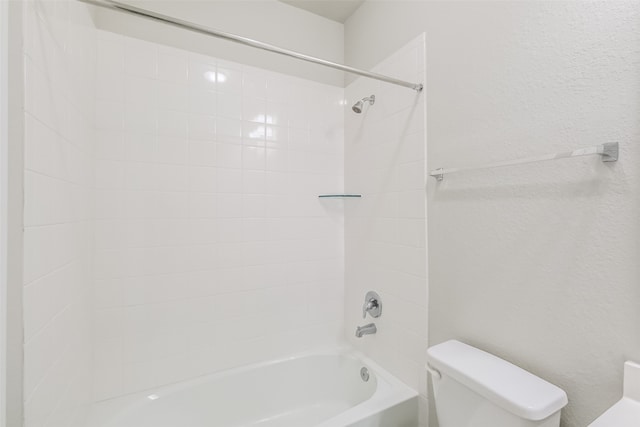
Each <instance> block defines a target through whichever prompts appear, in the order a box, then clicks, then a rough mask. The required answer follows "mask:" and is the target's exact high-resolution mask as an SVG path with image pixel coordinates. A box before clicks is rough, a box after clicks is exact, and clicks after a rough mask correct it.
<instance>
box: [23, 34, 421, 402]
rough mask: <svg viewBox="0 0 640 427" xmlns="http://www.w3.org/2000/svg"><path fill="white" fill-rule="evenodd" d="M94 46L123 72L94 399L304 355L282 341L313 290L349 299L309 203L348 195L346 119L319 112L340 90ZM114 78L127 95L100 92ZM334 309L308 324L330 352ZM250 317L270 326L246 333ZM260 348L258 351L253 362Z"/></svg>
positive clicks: (99, 204) (101, 183)
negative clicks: (327, 195) (327, 194)
mask: <svg viewBox="0 0 640 427" xmlns="http://www.w3.org/2000/svg"><path fill="white" fill-rule="evenodd" d="M103 37H105V39H104V40H105V41H104V43H102V44H103V45H104V46H103V47H102V51H103V52H104V53H103V54H101V55H102V58H103V59H101V61H107V60H108V59H113V60H114V61H116V62H118V61H120V63H121V64H123V65H122V66H121V67H120V68H119V69H118V67H114V71H113V72H114V73H115V77H114V82H113V83H108V84H107V85H105V88H104V92H105V93H103V97H104V98H105V99H104V100H103V101H100V102H101V106H100V111H103V112H105V118H104V119H103V120H102V123H101V124H100V127H101V128H102V129H104V130H102V131H101V134H100V138H99V140H98V150H97V153H99V154H98V156H97V157H98V158H99V159H100V161H99V162H97V164H96V171H95V173H94V174H95V180H96V185H97V187H98V188H97V189H96V192H95V217H96V219H97V222H96V225H95V243H96V247H95V249H94V260H95V261H94V263H95V265H94V276H95V278H96V281H95V283H94V290H93V298H94V300H95V304H96V308H97V312H96V319H95V322H94V328H95V330H96V336H97V338H99V339H98V341H97V344H96V345H97V346H99V347H97V348H101V349H102V350H103V351H104V352H105V353H108V354H111V355H112V356H113V357H112V358H111V360H110V358H107V357H100V358H99V360H98V359H96V360H98V363H97V365H98V367H97V371H96V373H95V374H94V396H95V397H96V398H109V397H114V396H117V395H119V394H122V393H130V392H133V391H136V390H141V389H145V388H148V387H151V386H155V385H158V384H162V383H166V382H169V381H178V380H181V379H186V378H188V377H190V376H193V375H197V374H202V373H205V372H211V371H217V370H220V369H224V368H227V367H229V366H235V365H238V364H242V363H246V362H248V361H251V360H256V361H257V360H261V359H264V358H266V357H274V355H276V354H280V355H283V356H284V355H286V354H287V353H288V352H290V351H294V350H303V349H306V348H308V347H309V346H310V345H311V340H309V339H308V338H307V337H305V336H304V335H303V334H299V332H296V333H298V335H290V334H291V333H293V332H292V331H295V330H296V328H299V325H300V324H305V325H306V323H301V322H308V320H309V319H308V315H309V312H308V310H307V309H306V305H305V304H306V303H305V302H304V301H306V298H305V297H304V295H305V294H306V293H307V291H308V290H309V287H312V286H317V287H318V289H317V291H318V292H320V291H319V289H320V288H321V287H324V286H326V285H325V284H326V282H324V283H323V282H322V280H331V283H333V284H334V285H335V286H336V287H337V288H339V289H342V273H341V272H342V261H341V253H342V238H343V237H342V236H343V232H342V222H341V221H337V222H335V221H336V218H338V216H339V215H341V213H336V211H335V210H333V209H330V208H328V207H327V206H326V205H321V204H320V203H318V200H317V194H319V192H320V191H325V190H326V189H330V190H331V191H336V192H341V191H342V181H343V179H342V166H343V164H342V157H341V155H338V153H341V152H342V146H341V144H342V141H343V137H342V128H341V126H342V125H341V123H340V122H341V117H339V116H340V114H341V110H340V111H339V112H338V113H337V114H336V113H335V112H334V113H332V112H331V106H332V104H330V102H329V101H328V100H329V98H330V96H334V95H335V94H338V95H339V96H334V97H336V98H337V99H341V98H342V97H343V96H342V89H340V88H330V87H326V86H322V85H313V84H310V83H308V82H304V81H302V80H300V79H294V78H291V77H288V76H285V75H280V74H275V73H270V72H265V71H263V70H260V69H255V68H250V67H244V66H242V65H240V64H233V63H230V62H225V61H220V60H218V59H216V58H211V57H207V56H203V55H197V54H191V53H186V52H183V51H180V50H176V49H171V48H167V47H164V46H157V45H153V44H149V43H146V42H142V41H137V40H130V39H128V38H125V37H121V38H115V39H112V38H108V37H110V36H108V35H103ZM134 54H137V55H138V56H137V57H136V58H134V57H133V55H134ZM118 78H121V79H122V81H123V87H125V88H126V89H125V95H124V97H123V98H122V99H120V98H119V97H117V96H115V95H113V96H112V95H111V94H109V93H106V92H107V86H109V85H111V86H115V85H117V84H118V83H117V80H118ZM308 99H316V100H320V101H318V102H317V105H315V104H314V105H312V104H311V103H310V102H308ZM292 105H295V106H296V108H294V109H292V108H291V106H292ZM311 115H316V116H317V117H315V119H313V118H312V117H311ZM336 117H338V118H336ZM330 121H331V123H338V124H337V125H335V126H334V125H332V124H331V125H330V124H329V122H330ZM312 123H313V125H314V126H315V127H316V128H317V129H315V128H314V130H313V131H310V129H311V126H312ZM290 125H291V126H292V129H289V126H290ZM331 126H333V127H331ZM290 131H291V132H290ZM336 135H337V136H336ZM329 147H330V148H329ZM410 176H412V175H411V174H407V178H406V179H407V180H408V179H410ZM291 195H295V197H291ZM408 228H411V229H413V227H409V226H408ZM408 232H409V231H407V233H408ZM407 238H408V237H407ZM47 268H49V267H48V266H42V267H40V266H37V265H34V266H33V268H32V270H33V271H34V274H33V277H35V276H37V275H38V274H41V273H40V272H41V271H46V269H47ZM329 272H331V273H329ZM291 281H293V282H295V283H299V284H304V286H299V287H292V288H285V285H287V284H288V283H289V282H291ZM312 283H313V284H315V285H312ZM276 288H277V289H281V291H277V292H276V291H273V292H268V293H264V292H262V293H261V291H264V290H267V289H276ZM314 289H315V288H314ZM334 292H337V291H334ZM339 294H340V293H339V292H338V295H339ZM332 295H333V294H332ZM265 298H266V299H267V300H268V301H269V304H264V303H262V302H261V301H263V300H264V299H265ZM336 298H337V297H336ZM274 307H275V308H277V310H276V311H277V313H274V312H273V310H274ZM296 307H300V308H299V309H296ZM341 307H342V306H341V305H340V304H339V303H338V302H332V303H331V310H330V311H329V313H330V316H331V318H332V319H331V320H326V321H325V320H323V321H322V322H316V323H315V324H314V333H316V334H317V335H318V336H322V337H323V338H322V340H323V342H324V340H327V342H332V340H335V339H337V334H336V329H337V326H336V325H341V324H342V320H341V317H342V313H341ZM250 316H259V319H258V320H261V319H263V318H264V319H267V317H268V321H265V322H260V323H263V325H264V326H265V327H264V328H263V329H259V330H257V329H255V328H248V327H247V325H250V324H252V323H255V322H254V321H256V320H257V318H252V317H250ZM301 317H304V319H301ZM231 319H245V320H244V321H242V322H232V321H230V320H231ZM296 321H297V323H296ZM227 324H230V325H236V326H235V327H227V326H226V325H227ZM267 326H268V327H267ZM256 340H260V342H261V343H263V345H262V346H258V348H264V349H263V350H260V351H257V352H254V354H250V355H246V354H245V353H246V350H247V348H248V347H247V346H249V345H250V344H248V343H251V342H252V341H256ZM222 343H225V344H229V346H228V348H225V351H224V354H220V352H219V351H218V353H216V352H215V351H214V349H216V348H219V346H220V345H221V344H222ZM252 347H254V348H255V344H253V345H252ZM194 348H195V349H198V351H199V352H201V353H202V354H205V355H212V357H211V358H208V359H207V358H206V357H200V356H198V357H195V355H194V352H193V351H190V349H194ZM195 359H197V360H195ZM110 374H112V375H113V376H112V377H107V376H108V375H110Z"/></svg>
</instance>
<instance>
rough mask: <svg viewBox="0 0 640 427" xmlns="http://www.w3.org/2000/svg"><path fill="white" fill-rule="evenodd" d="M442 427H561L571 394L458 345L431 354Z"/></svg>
mask: <svg viewBox="0 0 640 427" xmlns="http://www.w3.org/2000/svg"><path fill="white" fill-rule="evenodd" d="M427 363H428V369H429V370H430V372H431V378H432V382H433V391H434V399H435V404H436V414H437V417H438V423H439V424H440V427H498V426H499V427H558V426H559V425H560V411H561V409H562V408H563V407H564V406H565V405H566V404H567V402H568V400H567V394H566V393H565V392H564V391H563V390H562V389H560V388H558V387H556V386H555V385H553V384H551V383H549V382H547V381H545V380H543V379H542V378H539V377H537V376H535V375H533V374H531V373H529V372H527V371H525V370H524V369H522V368H519V367H517V366H515V365H513V364H511V363H509V362H507V361H506V360H502V359H500V358H499V357H496V356H494V355H492V354H489V353H487V352H484V351H482V350H479V349H477V348H475V347H472V346H470V345H467V344H464V343H461V342H459V341H455V340H451V341H447V342H444V343H442V344H438V345H436V346H433V347H431V348H429V349H428V350H427Z"/></svg>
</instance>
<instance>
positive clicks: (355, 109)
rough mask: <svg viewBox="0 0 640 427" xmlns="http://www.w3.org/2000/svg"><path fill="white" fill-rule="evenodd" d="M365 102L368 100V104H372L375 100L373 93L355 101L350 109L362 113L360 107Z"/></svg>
mask: <svg viewBox="0 0 640 427" xmlns="http://www.w3.org/2000/svg"><path fill="white" fill-rule="evenodd" d="M365 102H369V105H373V104H374V103H375V102H376V96H375V95H371V96H367V97H365V98H362V99H361V100H360V101H358V102H356V103H355V104H354V105H353V107H351V109H352V110H353V111H354V112H356V113H358V114H360V113H362V108H363V107H364V103H365Z"/></svg>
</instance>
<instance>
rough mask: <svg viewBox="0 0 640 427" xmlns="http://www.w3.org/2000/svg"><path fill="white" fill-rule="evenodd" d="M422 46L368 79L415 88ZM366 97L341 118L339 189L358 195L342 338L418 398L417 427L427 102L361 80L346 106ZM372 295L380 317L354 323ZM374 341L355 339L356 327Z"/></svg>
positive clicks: (351, 213) (348, 217) (421, 384)
mask: <svg viewBox="0 0 640 427" xmlns="http://www.w3.org/2000/svg"><path fill="white" fill-rule="evenodd" d="M424 51H425V41H424V37H423V36H421V37H419V38H417V39H415V40H413V41H412V42H410V43H409V44H407V45H406V46H404V47H403V48H401V49H399V50H398V51H397V52H396V53H395V54H393V55H392V56H391V57H390V58H387V59H386V60H385V61H383V62H382V63H381V64H379V65H378V66H377V67H376V68H375V69H374V70H375V71H377V72H380V73H383V74H387V75H390V76H393V77H396V78H399V79H404V80H406V81H411V82H424V81H425V76H424V70H425V67H424ZM372 94H374V95H375V96H376V102H375V104H374V105H371V106H369V105H367V106H366V107H365V109H364V111H363V112H362V114H355V113H353V112H352V111H351V110H350V109H349V110H348V111H346V112H345V117H346V118H345V171H346V175H345V181H346V182H345V187H346V191H347V192H349V193H362V196H363V197H362V199H354V200H350V201H349V202H348V206H347V208H346V214H345V252H346V257H345V265H346V288H345V310H346V311H345V325H346V335H347V336H348V337H349V338H350V341H351V343H352V344H353V345H355V346H356V348H359V349H361V350H362V351H364V352H365V353H366V354H367V355H369V356H370V357H372V358H373V359H374V360H376V361H377V362H378V363H380V364H381V365H382V366H383V367H384V368H386V369H388V370H389V371H390V372H391V373H393V374H394V375H396V376H397V377H398V378H400V379H401V380H403V381H404V382H405V383H407V384H408V385H410V386H412V387H413V388H415V389H416V390H419V392H420V395H421V403H420V407H421V425H426V422H427V417H426V410H427V401H426V398H427V382H426V371H425V369H424V366H425V363H426V360H425V356H426V348H427V261H426V259H427V258H426V231H425V224H426V221H425V205H426V193H425V159H426V143H425V135H426V134H425V99H426V96H427V94H425V93H424V92H419V93H418V92H415V91H413V90H410V89H405V88H400V87H397V86H393V85H390V84H387V83H380V82H376V81H373V80H369V79H362V78H360V79H358V80H356V81H355V82H354V83H352V84H351V85H349V86H348V87H347V89H346V98H347V101H348V104H349V105H351V104H353V103H354V102H356V101H357V100H358V99H361V98H363V97H365V96H369V95H372ZM369 290H375V291H377V292H378V293H379V294H380V297H381V299H382V304H383V309H382V316H381V317H380V318H378V319H372V318H371V317H369V316H367V318H366V319H362V305H363V303H364V296H365V294H366V292H367V291H369ZM369 322H375V324H376V325H377V328H378V332H377V333H376V334H375V335H367V336H364V337H362V338H355V337H354V331H355V328H356V326H359V325H363V324H366V323H369Z"/></svg>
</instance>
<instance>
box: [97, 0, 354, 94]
mask: <svg viewBox="0 0 640 427" xmlns="http://www.w3.org/2000/svg"><path fill="white" fill-rule="evenodd" d="M128 3H130V4H133V5H136V6H138V7H141V8H144V9H148V10H152V11H155V12H157V13H162V14H165V15H168V16H171V17H174V18H178V19H183V20H185V21H189V22H193V23H196V24H200V25H204V26H207V27H210V28H213V29H216V30H221V31H226V32H230V33H233V34H237V35H240V36H243V37H248V38H251V39H254V40H258V41H261V42H263V43H270V44H273V45H276V46H279V47H282V48H285V49H291V50H294V51H298V52H301V53H305V54H307V55H311V56H316V57H319V58H322V59H326V60H329V61H334V62H338V63H342V62H343V60H344V55H343V52H344V32H343V30H344V26H343V25H342V24H341V23H338V22H335V21H332V20H330V19H326V18H323V17H320V16H318V15H315V14H313V13H310V12H307V11H305V10H302V9H299V8H296V7H293V6H290V5H288V4H285V3H282V2H279V1H276V0H259V1H251V0H243V1H237V0H227V1H219V0H217V1H198V0H195V1H194V0H187V1H185V0H180V1H175V0H174V1H167V0H163V1H158V0H151V1H149V0H147V1H128ZM96 12H97V13H96V24H97V25H98V27H99V28H103V29H105V30H109V31H113V32H117V33H119V34H125V35H129V36H133V37H138V38H141V39H145V40H148V41H152V42H156V43H163V44H166V45H168V46H173V47H178V48H181V49H188V50H190V51H194V52H199V53H202V54H206V55H211V56H215V57H217V58H221V59H226V60H229V61H234V62H239V63H242V64H246V65H251V66H254V67H261V68H264V69H268V70H273V71H277V72H281V73H286V74H289V75H294V76H298V77H302V78H306V79H311V80H316V81H319V82H322V83H327V84H332V85H336V86H343V84H344V82H343V80H344V73H342V72H340V71H336V70H332V69H330V68H326V67H321V66H319V65H315V64H310V63H307V62H303V61H300V60H295V59H291V58H286V57H283V56H280V55H276V54H274V53H269V52H264V51H260V50H258V49H255V48H250V47H246V46H241V45H238V44H236V43H231V42H228V41H224V40H220V39H216V38H213V37H210V36H205V35H200V34H196V33H192V32H189V31H185V30H182V29H178V28H174V27H171V26H169V25H166V24H159V23H155V22H153V21H149V20H145V19H141V18H138V17H132V16H129V15H126V14H122V13H117V12H113V11H110V10H105V9H97V10H96Z"/></svg>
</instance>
